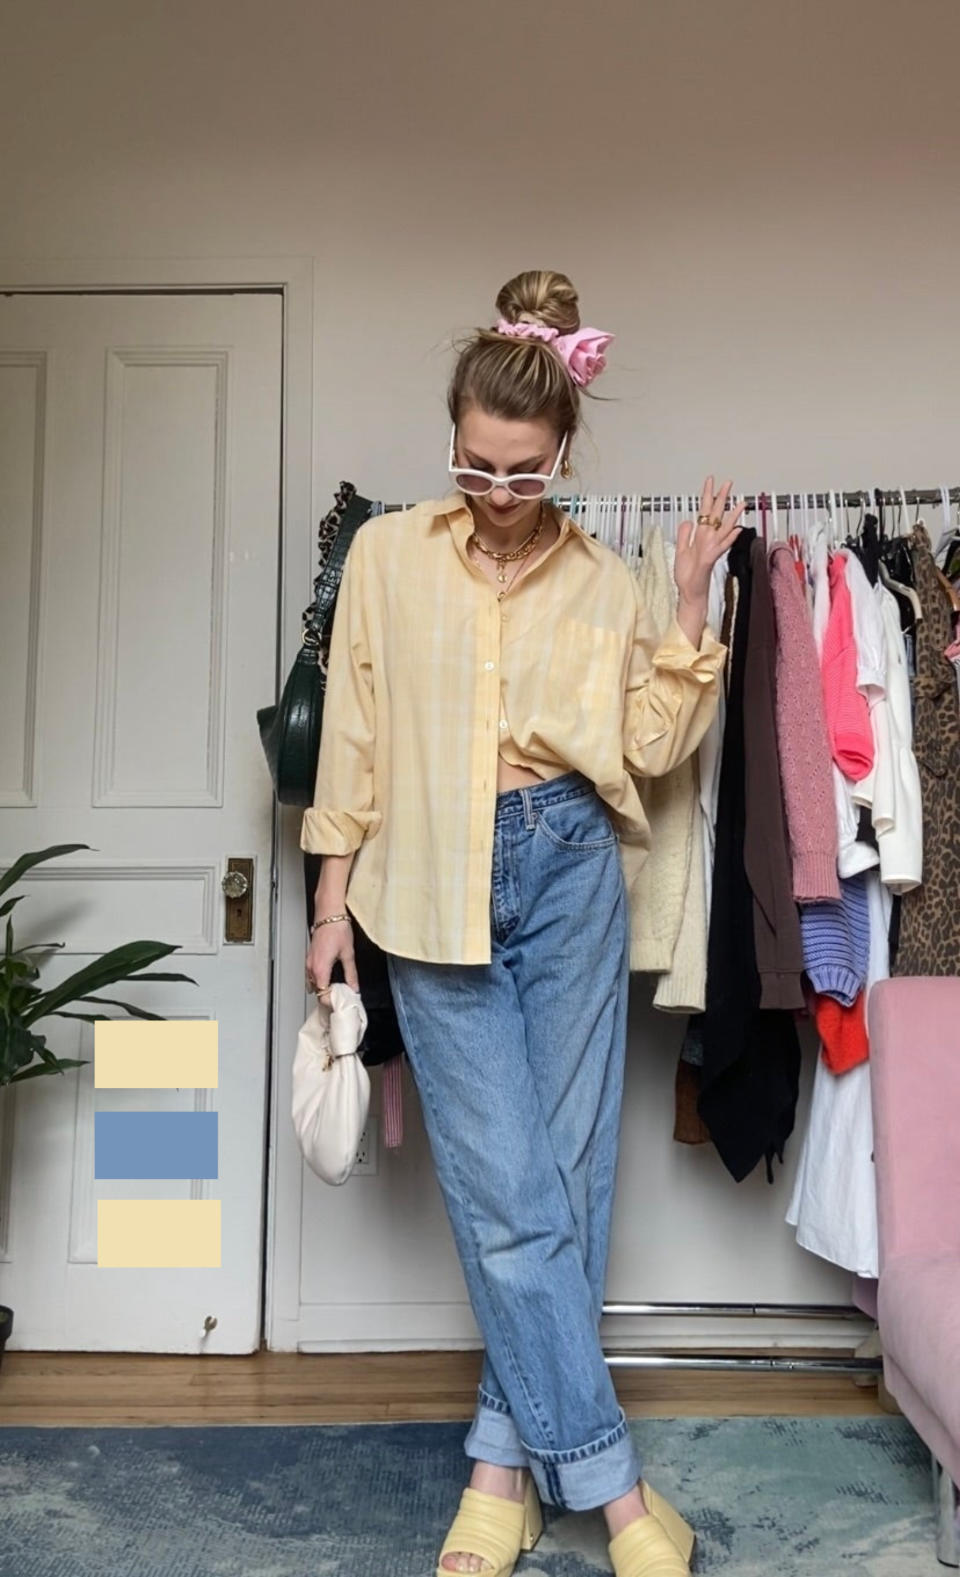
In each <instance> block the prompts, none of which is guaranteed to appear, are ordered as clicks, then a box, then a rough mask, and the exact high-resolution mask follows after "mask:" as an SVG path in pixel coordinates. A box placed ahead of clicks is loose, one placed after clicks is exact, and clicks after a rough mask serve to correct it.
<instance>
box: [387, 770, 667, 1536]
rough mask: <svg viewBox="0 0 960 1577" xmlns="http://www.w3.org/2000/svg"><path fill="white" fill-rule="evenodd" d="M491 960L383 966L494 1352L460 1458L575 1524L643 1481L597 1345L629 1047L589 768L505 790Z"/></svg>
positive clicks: (603, 829) (624, 922)
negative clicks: (504, 1473) (504, 1474)
mask: <svg viewBox="0 0 960 1577" xmlns="http://www.w3.org/2000/svg"><path fill="white" fill-rule="evenodd" d="M491 875H492V882H491V898H490V931H491V938H490V939H491V953H492V956H491V961H490V963H489V964H445V963H439V964H438V963H424V962H423V961H422V960H420V959H412V958H403V957H400V956H398V955H397V954H393V953H392V954H389V955H388V959H387V965H388V970H389V975H390V985H391V989H392V992H393V998H394V1002H395V1004H396V1009H397V1018H398V1021H399V1024H400V1032H401V1035H402V1036H403V1040H404V1045H405V1047H406V1050H407V1055H408V1058H409V1061H410V1067H411V1070H412V1072H413V1077H414V1080H415V1083H416V1086H417V1090H418V1093H419V1096H420V1103H421V1106H422V1109H423V1118H424V1124H425V1127H426V1130H427V1135H428V1138H429V1141H430V1147H431V1151H432V1154H433V1160H434V1165H435V1167H436V1172H437V1176H438V1179H439V1182H440V1187H441V1190H442V1192H443V1196H444V1200H445V1204H446V1208H447V1213H448V1216H449V1218H450V1224H451V1227H452V1229H453V1236H454V1240H455V1243H456V1247H457V1252H458V1255H459V1258H460V1263H461V1266H462V1268H463V1274H464V1279H465V1281H466V1284H467V1290H468V1292H469V1296H470V1303H471V1307H472V1309H473V1312H474V1316H475V1318H476V1320H477V1324H478V1325H479V1327H480V1330H481V1332H482V1335H483V1339H484V1344H485V1348H486V1351H485V1354H484V1360H483V1368H482V1371H481V1376H480V1385H479V1387H478V1392H477V1407H476V1412H475V1415H474V1419H473V1423H472V1425H471V1427H470V1430H469V1432H468V1434H467V1438H466V1441H465V1443H464V1449H465V1451H466V1453H467V1455H468V1456H469V1457H480V1458H482V1459H483V1460H484V1461H485V1462H495V1463H499V1464H501V1465H503V1466H505V1467H529V1468H530V1470H531V1472H532V1473H533V1476H534V1479H535V1482H536V1485H537V1488H538V1490H539V1492H540V1495H541V1497H542V1498H543V1499H544V1500H546V1501H549V1502H551V1503H553V1504H554V1505H557V1506H561V1507H564V1508H565V1509H567V1510H571V1511H582V1510H586V1509H588V1508H590V1507H593V1506H600V1505H602V1504H604V1503H605V1502H606V1501H608V1500H613V1499H615V1498H616V1497H617V1496H618V1495H623V1494H626V1492H627V1491H628V1490H630V1489H632V1488H633V1487H634V1485H635V1484H636V1482H637V1480H638V1478H639V1477H640V1473H641V1466H640V1461H639V1459H638V1456H637V1451H636V1446H635V1443H634V1441H633V1437H632V1435H631V1433H630V1430H629V1427H628V1424H627V1420H626V1417H625V1415H624V1412H623V1409H622V1408H621V1407H620V1405H619V1403H618V1401H617V1397H616V1392H615V1391H614V1387H613V1382H612V1379H611V1375H610V1370H609V1368H608V1366H607V1363H606V1360H605V1359H604V1356H603V1351H602V1348H601V1345H600V1331H599V1325H600V1315H601V1308H602V1304H603V1296H604V1282H605V1276H606V1267H607V1258H608V1247H609V1239H610V1218H611V1213H612V1206H613V1191H614V1180H615V1173H616V1163H617V1147H618V1141H619V1131H620V1108H621V1101H622V1093H623V1068H624V1055H625V1049H626V1028H627V989H628V984H629V935H628V924H629V919H628V909H627V894H626V888H625V885H624V880H623V871H622V867H621V863H620V847H619V840H618V838H617V836H616V833H615V832H614V830H613V828H612V826H611V823H610V820H609V817H608V815H607V811H606V808H605V805H604V802H603V800H602V799H601V798H600V796H599V795H598V794H597V792H596V789H595V788H594V786H593V784H592V783H590V782H589V780H588V779H587V778H585V777H582V776H581V775H580V774H579V773H577V772H568V773H565V774H564V775H563V776H562V777H558V778H554V779H552V780H546V781H544V782H542V783H538V784H533V785H531V786H530V787H525V788H519V789H510V790H508V791H507V792H506V793H501V794H498V796H497V802H496V815H495V824H494V840H493V868H492V873H491Z"/></svg>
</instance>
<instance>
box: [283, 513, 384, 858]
mask: <svg viewBox="0 0 960 1577" xmlns="http://www.w3.org/2000/svg"><path fill="white" fill-rule="evenodd" d="M363 543H364V528H363V527H362V526H361V527H360V529H359V530H358V532H357V534H356V536H355V537H354V539H353V541H352V542H351V544H350V547H349V550H348V552H347V556H346V559H345V560H344V565H343V575H342V578H341V581H340V587H339V590H338V593H337V603H336V607H335V609H334V615H333V628H332V630H331V633H330V654H329V660H328V665H327V683H326V693H325V696H324V703H323V727H322V729H321V731H320V751H319V754H318V757H317V775H316V782H315V785H314V793H313V804H312V805H310V806H308V807H307V809H306V810H305V811H304V813H303V821H302V823H301V827H300V847H301V849H303V850H304V851H305V852H306V853H308V854H351V853H353V851H354V850H355V849H357V848H359V846H360V844H361V843H362V842H363V840H364V838H365V837H366V836H367V835H368V833H371V832H375V831H377V829H378V828H379V826H380V823H381V820H382V813H381V812H380V810H379V809H375V808H374V770H373V769H374V740H375V731H376V704H375V696H374V686H373V668H372V663H371V656H370V642H369V638H368V630H367V609H366V601H365V595H364V574H363V552H364V548H363Z"/></svg>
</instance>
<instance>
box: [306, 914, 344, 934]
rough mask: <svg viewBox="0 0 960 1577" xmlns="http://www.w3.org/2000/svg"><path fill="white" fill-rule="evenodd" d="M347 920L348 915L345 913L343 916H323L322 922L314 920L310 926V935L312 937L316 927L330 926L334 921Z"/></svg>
mask: <svg viewBox="0 0 960 1577" xmlns="http://www.w3.org/2000/svg"><path fill="white" fill-rule="evenodd" d="M349 919H350V916H349V915H348V914H346V913H344V914H325V915H324V917H323V919H322V920H314V922H313V924H312V926H311V927H310V935H311V936H312V935H313V933H314V931H315V930H316V929H317V926H318V925H332V924H333V922H334V920H349Z"/></svg>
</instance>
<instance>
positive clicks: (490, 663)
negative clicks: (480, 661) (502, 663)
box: [483, 659, 493, 668]
mask: <svg viewBox="0 0 960 1577" xmlns="http://www.w3.org/2000/svg"><path fill="white" fill-rule="evenodd" d="M483 666H484V668H492V667H493V663H492V662H490V661H489V659H488V660H487V662H485V663H484V665H483Z"/></svg>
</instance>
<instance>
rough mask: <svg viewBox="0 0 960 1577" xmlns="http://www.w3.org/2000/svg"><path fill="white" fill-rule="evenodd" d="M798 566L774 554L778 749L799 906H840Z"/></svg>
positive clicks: (830, 799) (825, 755) (825, 754)
mask: <svg viewBox="0 0 960 1577" xmlns="http://www.w3.org/2000/svg"><path fill="white" fill-rule="evenodd" d="M795 564H796V560H795V559H794V556H793V554H792V552H791V551H790V548H789V547H788V546H787V544H786V543H785V542H775V543H774V544H773V546H772V547H771V549H770V588H771V591H772V592H773V606H774V613H775V615H776V620H777V748H778V750H779V754H780V779H781V783H782V785H783V802H784V809H785V810H786V814H787V833H788V836H789V840H790V858H791V864H792V867H793V896H794V898H795V899H796V901H797V902H798V903H814V902H816V901H817V900H818V899H825V898H839V897H840V883H839V881H838V879H837V816H836V810H835V806H834V796H833V775H832V769H831V766H830V742H829V739H828V737H827V722H826V716H825V713H824V707H823V691H822V689H821V684H820V664H819V662H818V660H817V648H816V643H815V642H814V638H813V625H812V623H811V619H810V614H809V612H808V610H807V599H806V596H805V595H804V588H803V586H802V585H801V583H800V580H799V579H798V577H797V573H796V569H795Z"/></svg>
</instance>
